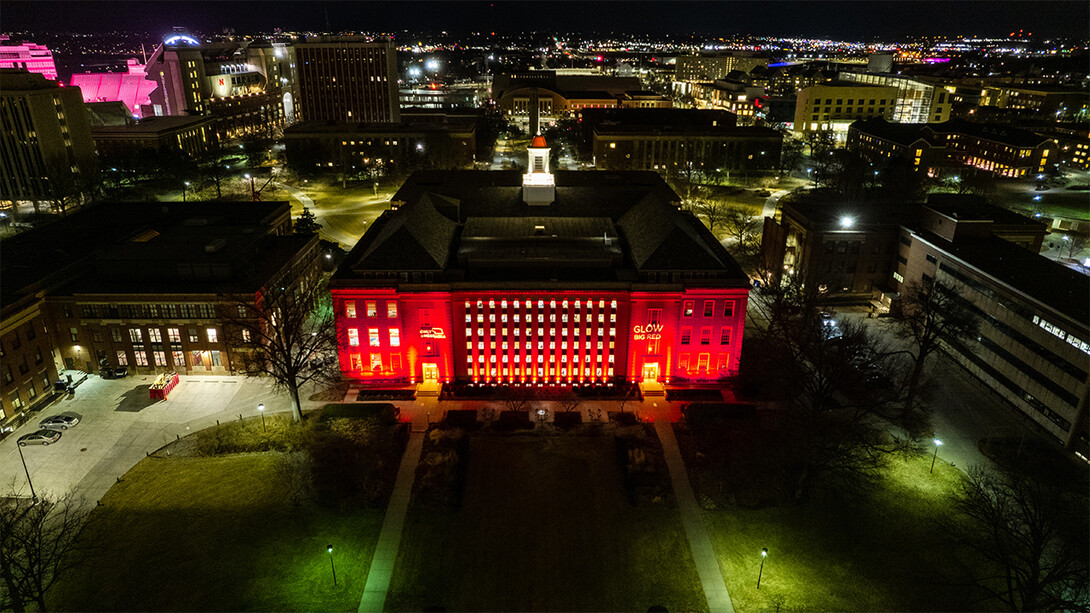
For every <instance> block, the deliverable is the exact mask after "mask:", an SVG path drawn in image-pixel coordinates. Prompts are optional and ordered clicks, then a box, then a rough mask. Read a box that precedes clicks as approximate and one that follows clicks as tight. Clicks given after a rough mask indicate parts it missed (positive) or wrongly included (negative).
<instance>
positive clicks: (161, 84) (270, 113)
mask: <svg viewBox="0 0 1090 613" xmlns="http://www.w3.org/2000/svg"><path fill="white" fill-rule="evenodd" d="M278 53H279V56H277V54H278ZM145 70H146V72H147V75H148V79H150V80H152V81H154V82H155V83H156V85H157V87H156V88H155V89H154V90H153V91H152V92H151V93H150V95H149V97H150V99H151V103H150V105H147V106H144V107H141V116H142V117H150V116H152V115H155V116H161V115H208V116H211V117H213V118H215V120H216V124H215V125H216V136H217V138H219V139H220V140H226V139H229V138H237V137H240V136H243V135H245V134H253V133H266V132H268V131H270V130H273V129H275V128H277V127H279V126H280V125H282V124H283V123H284V121H285V120H286V117H287V115H288V114H289V113H288V112H289V111H290V110H291V108H292V107H293V106H294V102H293V96H292V93H291V85H292V84H291V82H290V79H291V76H290V75H292V74H293V70H294V67H293V66H291V58H290V55H289V54H288V53H286V52H285V51H284V49H283V48H282V47H277V46H273V45H271V44H269V43H267V42H265V41H252V42H251V41H237V42H236V41H227V42H216V43H207V42H201V41H199V40H197V39H195V38H193V37H190V36H185V35H181V34H175V35H172V36H170V37H169V38H167V39H166V40H165V41H163V43H162V44H161V45H159V46H158V47H156V48H155V51H154V52H153V53H152V54H151V56H150V57H149V58H148V63H147V66H146V67H145ZM285 79H286V80H287V81H285ZM285 106H287V107H288V108H285Z"/></svg>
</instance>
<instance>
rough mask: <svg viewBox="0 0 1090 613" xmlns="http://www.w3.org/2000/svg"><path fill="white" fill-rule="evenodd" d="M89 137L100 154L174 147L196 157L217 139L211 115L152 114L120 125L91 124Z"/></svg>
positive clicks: (210, 147) (212, 145) (211, 147)
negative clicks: (91, 137) (92, 138)
mask: <svg viewBox="0 0 1090 613" xmlns="http://www.w3.org/2000/svg"><path fill="white" fill-rule="evenodd" d="M91 136H93V137H94V139H95V145H96V147H97V148H98V152H99V153H100V154H102V155H111V154H117V153H121V152H123V151H130V152H141V151H155V152H161V151H165V150H167V149H176V150H178V151H182V152H185V153H186V154H187V155H189V156H190V157H194V158H196V157H200V156H202V155H204V154H206V153H208V152H209V151H211V150H212V149H213V148H215V146H216V142H217V139H216V130H215V119H214V118H212V117H171V116H164V117H154V116H153V117H148V118H147V119H142V120H140V121H129V122H127V123H125V124H123V125H103V126H94V127H92V128H91Z"/></svg>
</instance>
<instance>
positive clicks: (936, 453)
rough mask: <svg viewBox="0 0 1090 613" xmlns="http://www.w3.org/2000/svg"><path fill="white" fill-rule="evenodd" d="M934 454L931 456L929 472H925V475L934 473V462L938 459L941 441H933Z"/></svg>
mask: <svg viewBox="0 0 1090 613" xmlns="http://www.w3.org/2000/svg"><path fill="white" fill-rule="evenodd" d="M934 442H935V453H934V455H932V456H931V470H929V471H927V474H929V475H930V474H932V473H934V472H935V460H936V459H938V457H939V447H942V439H938V438H937V439H935V441H934Z"/></svg>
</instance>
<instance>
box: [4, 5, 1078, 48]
mask: <svg viewBox="0 0 1090 613" xmlns="http://www.w3.org/2000/svg"><path fill="white" fill-rule="evenodd" d="M46 7H49V10H45V9H46ZM327 15H328V23H329V25H330V26H331V27H332V29H333V30H334V31H340V30H357V31H371V32H399V31H405V30H408V31H411V32H429V31H430V32H435V33H438V32H441V31H446V32H449V33H451V34H466V33H469V32H493V31H494V32H496V34H498V35H502V34H512V33H517V32H529V31H544V32H550V33H552V32H556V33H568V32H572V33H578V32H583V33H590V32H615V33H627V34H633V35H638V34H654V35H685V34H693V35H696V36H699V37H703V36H710V37H715V36H730V35H735V34H742V35H747V34H748V35H753V36H770V37H803V38H820V39H834V40H845V41H861V42H869V41H872V40H886V41H895V40H897V39H901V38H908V37H916V36H956V35H965V36H980V37H985V38H1001V37H1004V36H1006V35H1007V34H1009V33H1010V32H1012V31H1018V30H1024V31H1025V32H1027V33H1029V32H1032V33H1033V35H1034V36H1033V38H1034V39H1035V40H1042V39H1047V38H1052V37H1063V38H1079V39H1084V40H1085V39H1087V38H1090V30H1088V28H1087V25H1086V24H1087V23H1090V3H1086V2H1073V1H1072V2H1068V1H1058V0H1048V1H1041V2H1020V1H1010V0H1006V1H999V2H971V1H965V2H963V1H958V2H954V1H934V0H927V1H920V2H911V1H902V0H891V1H887V2H863V1H858V2H850V1H838V2H809V1H807V2H785V1H779V0H776V1H770V2H751V1H737V2H730V1H723V2H703V1H702V2H696V1H693V2H689V1H675V2H664V1H642V2H620V1H603V2H556V1H553V2H510V1H508V2H478V1H464V2H462V1H448V2H432V1H419V2H405V1H403V2H385V1H381V2H338V1H318V0H315V1H303V0H278V1H273V2H267V1H266V2H250V1H232V2H194V1H184V2H140V3H138V2H118V1H112V0H111V1H102V2H88V1H82V0H81V1H56V2H52V1H42V0H39V1H31V0H8V1H6V2H5V3H4V24H3V29H4V31H6V32H13V31H35V32H73V33H84V32H86V33H94V32H104V31H114V30H116V31H133V32H148V33H149V34H153V35H159V34H164V33H166V32H169V31H170V30H171V28H172V27H174V26H181V27H184V28H187V29H189V30H191V31H194V32H200V33H202V34H212V33H216V32H220V31H222V30H223V29H224V28H234V29H235V30H236V31H237V32H238V33H252V32H253V33H256V32H268V31H271V30H273V29H274V28H277V27H279V28H283V29H284V30H288V31H305V30H315V31H321V30H325V29H326V23H327ZM710 24H722V25H720V26H714V25H710Z"/></svg>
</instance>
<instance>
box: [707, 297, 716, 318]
mask: <svg viewBox="0 0 1090 613" xmlns="http://www.w3.org/2000/svg"><path fill="white" fill-rule="evenodd" d="M712 315H715V301H714V300H705V301H704V317H711V316H712Z"/></svg>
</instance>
